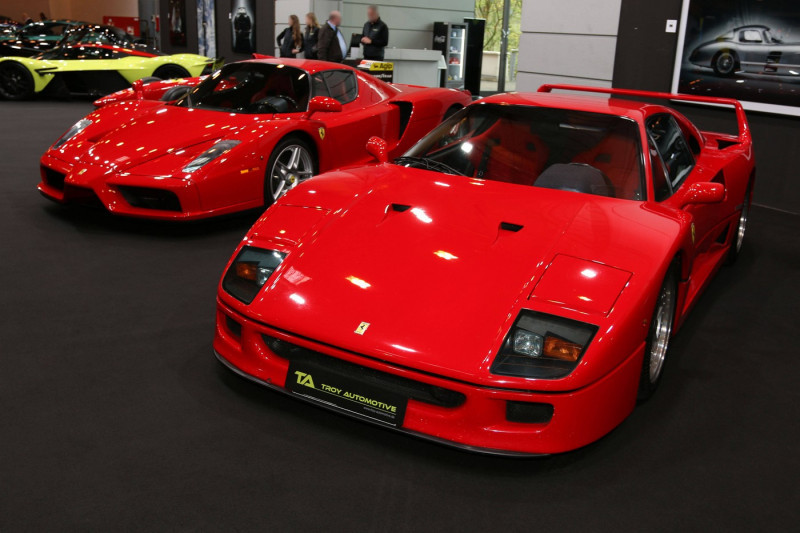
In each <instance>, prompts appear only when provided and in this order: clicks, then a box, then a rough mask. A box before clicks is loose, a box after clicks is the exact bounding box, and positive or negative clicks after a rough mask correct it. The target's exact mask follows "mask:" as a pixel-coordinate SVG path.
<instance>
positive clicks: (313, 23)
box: [305, 12, 319, 59]
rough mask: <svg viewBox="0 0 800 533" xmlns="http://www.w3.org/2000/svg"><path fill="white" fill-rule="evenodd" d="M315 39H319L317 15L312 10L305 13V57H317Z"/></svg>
mask: <svg viewBox="0 0 800 533" xmlns="http://www.w3.org/2000/svg"><path fill="white" fill-rule="evenodd" d="M317 39H319V22H317V16H316V15H315V14H314V13H313V12H312V13H306V32H305V50H306V59H316V58H317Z"/></svg>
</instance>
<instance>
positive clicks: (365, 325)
mask: <svg viewBox="0 0 800 533" xmlns="http://www.w3.org/2000/svg"><path fill="white" fill-rule="evenodd" d="M368 327H369V322H362V323H361V324H359V325H358V327H357V328H356V331H355V334H356V335H363V334H364V333H365V332H366V331H367V328H368Z"/></svg>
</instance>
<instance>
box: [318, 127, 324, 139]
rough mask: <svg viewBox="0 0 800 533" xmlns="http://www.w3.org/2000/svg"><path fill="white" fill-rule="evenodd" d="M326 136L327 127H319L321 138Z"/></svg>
mask: <svg viewBox="0 0 800 533" xmlns="http://www.w3.org/2000/svg"><path fill="white" fill-rule="evenodd" d="M324 138H325V128H320V129H319V139H320V140H322V139H324Z"/></svg>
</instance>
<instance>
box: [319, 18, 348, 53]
mask: <svg viewBox="0 0 800 533" xmlns="http://www.w3.org/2000/svg"><path fill="white" fill-rule="evenodd" d="M341 24H342V14H341V13H339V12H338V11H331V15H330V17H328V20H327V22H325V24H323V25H322V27H321V28H320V29H319V40H318V41H317V58H318V59H321V60H322V61H333V62H334V63H341V62H342V61H343V60H344V58H345V57H347V43H346V42H345V40H344V36H343V35H342V32H341V31H339V26H340V25H341Z"/></svg>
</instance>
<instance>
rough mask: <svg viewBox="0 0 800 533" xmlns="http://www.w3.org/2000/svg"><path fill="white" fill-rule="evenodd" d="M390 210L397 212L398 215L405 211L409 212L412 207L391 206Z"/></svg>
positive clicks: (403, 205) (404, 205)
mask: <svg viewBox="0 0 800 533" xmlns="http://www.w3.org/2000/svg"><path fill="white" fill-rule="evenodd" d="M389 208H390V209H391V210H392V211H397V212H398V213H403V212H404V211H408V210H409V209H411V206H410V205H406V204H391V205H390V206H389Z"/></svg>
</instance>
